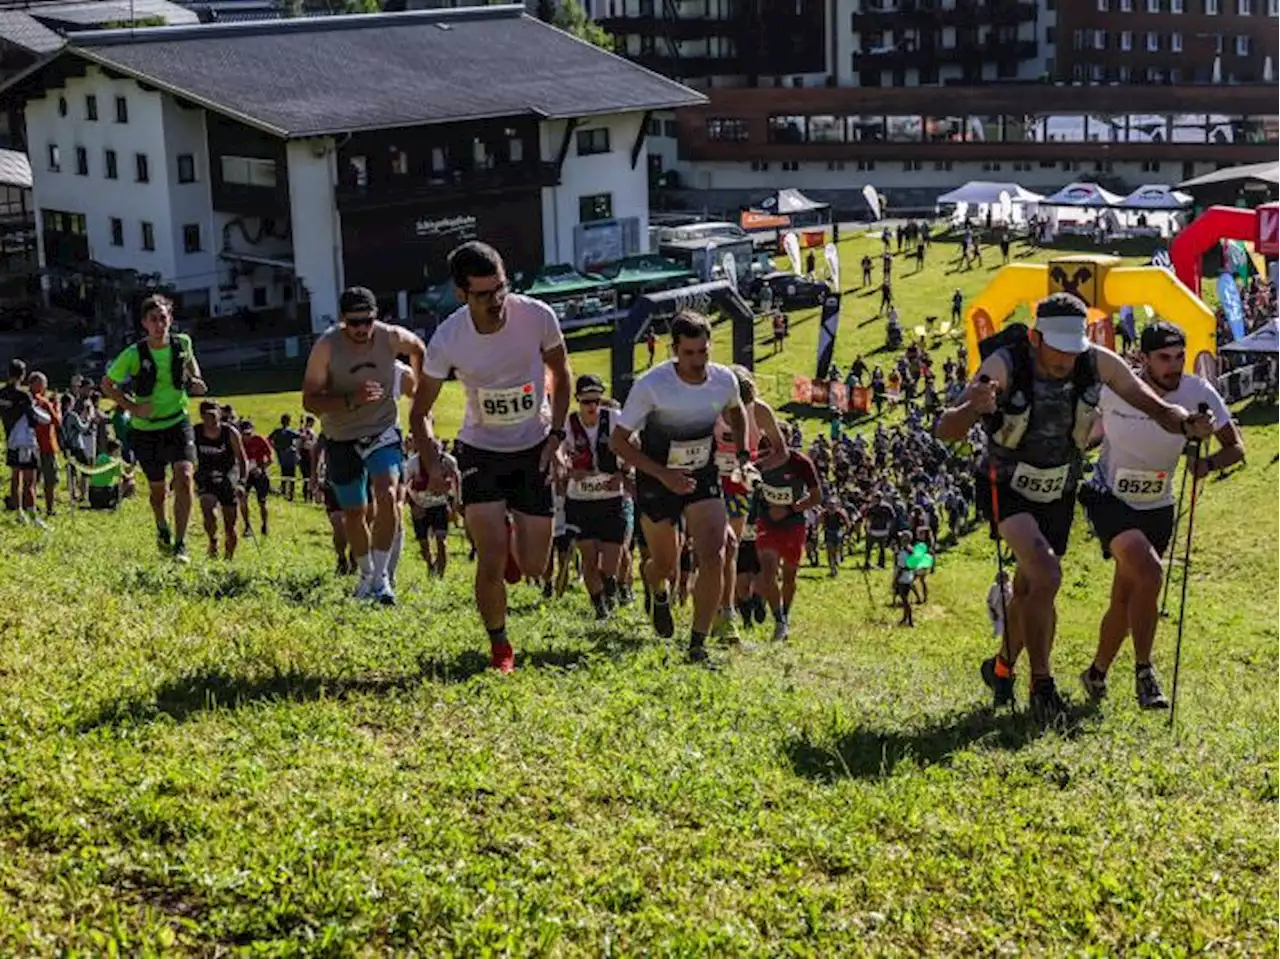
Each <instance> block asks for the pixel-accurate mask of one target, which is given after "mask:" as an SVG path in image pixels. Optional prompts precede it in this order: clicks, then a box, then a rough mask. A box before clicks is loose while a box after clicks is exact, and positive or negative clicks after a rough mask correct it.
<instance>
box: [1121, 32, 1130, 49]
mask: <svg viewBox="0 0 1280 959" xmlns="http://www.w3.org/2000/svg"><path fill="white" fill-rule="evenodd" d="M1120 49H1121V50H1132V49H1133V31H1132V30H1121V31H1120Z"/></svg>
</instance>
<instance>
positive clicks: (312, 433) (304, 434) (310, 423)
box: [298, 415, 319, 502]
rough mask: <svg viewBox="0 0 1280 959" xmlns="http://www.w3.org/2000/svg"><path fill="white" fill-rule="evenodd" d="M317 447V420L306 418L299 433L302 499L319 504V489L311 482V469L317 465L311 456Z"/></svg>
mask: <svg viewBox="0 0 1280 959" xmlns="http://www.w3.org/2000/svg"><path fill="white" fill-rule="evenodd" d="M315 445H316V418H315V417H314V416H310V415H308V416H304V417H303V418H302V429H301V430H300V431H299V433H298V472H299V473H301V474H302V498H303V500H304V501H305V502H319V500H317V499H316V497H315V495H314V494H315V493H316V492H318V489H313V486H314V484H313V483H312V482H311V476H312V472H311V469H312V467H313V466H314V465H315V457H314V456H312V455H311V451H312V450H313V449H314V448H315Z"/></svg>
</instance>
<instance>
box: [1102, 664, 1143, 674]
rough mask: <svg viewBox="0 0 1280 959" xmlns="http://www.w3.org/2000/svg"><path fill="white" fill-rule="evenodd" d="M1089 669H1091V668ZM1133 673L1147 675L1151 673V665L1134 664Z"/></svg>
mask: <svg viewBox="0 0 1280 959" xmlns="http://www.w3.org/2000/svg"><path fill="white" fill-rule="evenodd" d="M1089 668H1090V669H1092V668H1093V667H1092V666H1091V667H1089ZM1133 671H1134V672H1135V673H1149V672H1151V664H1150V663H1134V664H1133ZM1102 675H1103V676H1105V675H1106V673H1103V674H1102Z"/></svg>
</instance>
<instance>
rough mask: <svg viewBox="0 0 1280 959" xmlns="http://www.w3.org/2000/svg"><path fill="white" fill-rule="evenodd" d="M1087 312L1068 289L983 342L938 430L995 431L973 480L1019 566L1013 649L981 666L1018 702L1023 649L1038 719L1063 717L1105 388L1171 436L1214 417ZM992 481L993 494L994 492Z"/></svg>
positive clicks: (1199, 432)
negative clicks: (1077, 523)
mask: <svg viewBox="0 0 1280 959" xmlns="http://www.w3.org/2000/svg"><path fill="white" fill-rule="evenodd" d="M1086 313H1087V307H1086V306H1085V304H1084V302H1083V301H1081V300H1080V299H1079V298H1077V297H1075V296H1072V295H1070V294H1066V293H1055V294H1052V295H1051V296H1048V297H1046V298H1045V299H1044V300H1042V301H1041V302H1040V303H1039V304H1038V305H1037V307H1036V328H1035V329H1034V330H1031V331H1030V332H1028V331H1027V329H1026V327H1024V326H1021V325H1020V324H1014V325H1012V326H1009V327H1006V328H1005V329H1004V330H1002V331H1001V332H1000V333H999V334H998V335H997V336H996V337H992V338H990V339H988V340H986V341H984V350H983V352H984V354H986V355H985V357H984V359H983V361H982V365H981V366H980V367H979V368H978V375H977V377H975V378H974V380H973V381H972V382H971V383H970V384H969V385H968V387H967V388H966V389H965V392H964V394H963V395H962V397H961V400H962V401H961V403H960V405H959V406H955V407H951V408H949V409H947V410H946V412H944V413H943V414H942V416H941V417H940V418H939V420H938V425H937V434H938V436H939V437H940V438H941V439H944V440H947V441H949V442H956V443H959V442H963V441H964V440H965V438H966V437H967V435H968V432H969V429H970V428H971V427H972V426H973V425H974V424H975V423H977V422H978V421H979V420H981V421H982V422H983V426H984V428H985V430H986V432H987V435H988V442H987V449H986V453H985V454H984V458H983V462H982V463H981V466H980V468H979V470H978V473H977V485H978V492H977V496H978V502H979V504H980V505H981V506H983V508H984V509H985V511H986V513H987V517H988V520H989V522H990V524H991V527H992V533H993V536H999V538H1000V539H1002V540H1004V542H1006V543H1008V545H1009V549H1010V550H1011V551H1012V552H1013V555H1014V557H1015V559H1016V560H1017V571H1016V573H1015V574H1014V580H1013V603H1012V604H1010V608H1009V622H1008V624H1007V638H1006V647H1007V648H1005V649H1003V650H1001V651H1000V652H999V653H997V655H996V656H993V657H991V658H990V659H988V660H986V661H984V662H983V664H982V676H983V679H984V681H985V682H987V684H988V685H989V686H991V688H992V690H993V692H994V695H995V700H996V703H997V704H1001V703H1007V702H1011V701H1012V699H1013V678H1014V677H1013V664H1014V663H1015V662H1016V661H1017V658H1018V654H1019V653H1020V652H1021V650H1022V647H1023V646H1024V645H1025V646H1026V647H1027V652H1028V655H1029V658H1030V660H1031V700H1030V701H1031V708H1032V711H1033V713H1034V714H1035V715H1036V716H1037V718H1038V719H1040V720H1041V721H1042V722H1046V723H1047V722H1051V721H1053V720H1055V719H1058V718H1059V717H1062V716H1063V715H1064V714H1065V712H1066V708H1067V706H1066V703H1065V702H1064V700H1063V699H1062V697H1061V696H1060V695H1059V693H1058V690H1057V687H1056V686H1055V684H1054V681H1053V677H1052V673H1051V671H1050V665H1049V659H1050V653H1051V651H1052V648H1053V634H1054V630H1055V626H1056V622H1057V613H1056V610H1055V608H1054V602H1055V599H1056V597H1057V593H1058V587H1059V586H1060V584H1061V582H1062V561H1061V557H1062V556H1063V554H1064V553H1065V552H1066V550H1067V541H1068V539H1069V537H1070V533H1071V520H1072V518H1073V516H1074V513H1075V499H1076V495H1075V494H1076V485H1077V483H1078V482H1079V478H1080V475H1081V472H1082V454H1081V451H1082V450H1083V449H1084V448H1085V447H1086V446H1087V444H1088V440H1089V436H1090V433H1091V430H1092V426H1093V422H1094V420H1095V419H1096V416H1097V410H1096V406H1097V403H1098V401H1099V398H1100V391H1101V388H1102V387H1103V386H1109V387H1111V389H1112V390H1114V391H1115V392H1116V393H1117V394H1118V395H1119V396H1120V397H1121V398H1122V399H1124V400H1125V401H1127V402H1128V403H1129V404H1130V405H1132V406H1134V407H1136V408H1137V410H1138V411H1139V412H1141V413H1142V414H1143V415H1145V416H1148V417H1150V418H1151V419H1152V420H1154V421H1155V423H1156V424H1158V425H1159V426H1160V427H1161V428H1163V429H1164V430H1166V431H1167V432H1170V433H1174V434H1182V435H1183V436H1192V437H1195V438H1203V437H1205V436H1207V435H1208V434H1209V432H1210V421H1209V418H1208V417H1207V416H1203V415H1200V414H1189V413H1188V412H1187V411H1186V410H1185V409H1184V408H1183V407H1181V406H1177V405H1172V404H1169V403H1166V402H1165V401H1164V400H1162V399H1161V398H1160V397H1159V396H1157V395H1156V394H1155V393H1154V392H1153V391H1152V390H1151V388H1150V387H1149V386H1147V385H1146V384H1144V383H1143V382H1142V381H1141V380H1139V379H1138V378H1137V377H1136V376H1135V375H1134V373H1133V371H1132V370H1130V369H1129V367H1128V366H1127V365H1126V364H1125V362H1124V361H1123V360H1122V359H1121V358H1120V357H1118V356H1117V355H1116V354H1115V353H1113V352H1111V351H1110V350H1108V349H1106V348H1105V347H1101V346H1097V345H1094V344H1091V343H1090V342H1089V339H1088V337H1087V335H1086V329H1087V319H1086ZM992 477H994V478H995V484H996V485H995V489H994V490H993V489H992V485H991V481H992ZM998 545H999V544H998V543H997V546H998Z"/></svg>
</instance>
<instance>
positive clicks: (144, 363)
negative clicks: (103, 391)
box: [133, 333, 191, 397]
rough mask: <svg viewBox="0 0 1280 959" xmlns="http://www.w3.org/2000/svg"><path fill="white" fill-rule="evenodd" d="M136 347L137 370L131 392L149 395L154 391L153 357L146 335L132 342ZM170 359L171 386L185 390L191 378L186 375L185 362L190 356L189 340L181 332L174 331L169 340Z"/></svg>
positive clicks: (156, 372) (156, 373)
mask: <svg viewBox="0 0 1280 959" xmlns="http://www.w3.org/2000/svg"><path fill="white" fill-rule="evenodd" d="M134 345H135V346H136V347H137V349H138V372H137V373H135V374H134V376H133V392H134V394H135V395H136V396H138V397H146V396H150V395H151V394H152V393H154V392H155V391H156V376H157V375H158V371H157V369H156V361H155V358H154V357H153V356H152V355H151V347H150V346H148V345H147V340H146V337H143V338H142V339H140V340H139V341H138V342H137V343H136V344H134ZM169 350H170V360H169V373H170V375H171V376H172V379H173V388H174V389H176V390H180V391H182V392H184V393H185V392H186V389H187V385H188V383H190V381H191V378H190V377H189V376H188V375H187V364H188V361H189V360H190V358H191V340H190V339H188V338H187V336H185V335H184V334H182V333H175V334H174V335H173V338H172V339H170V341H169Z"/></svg>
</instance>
